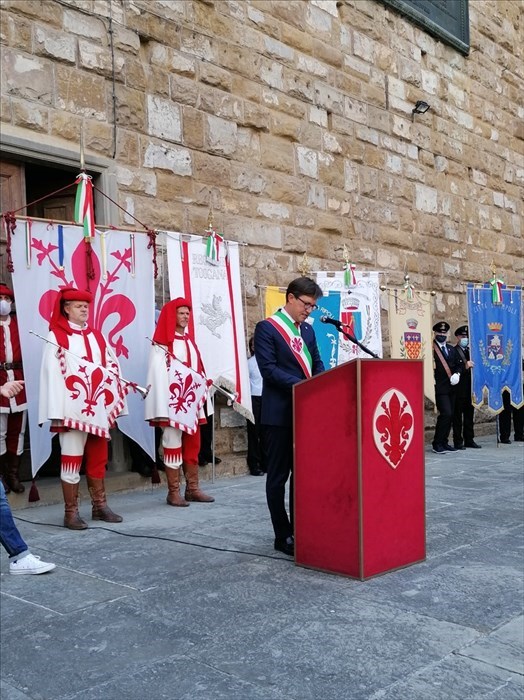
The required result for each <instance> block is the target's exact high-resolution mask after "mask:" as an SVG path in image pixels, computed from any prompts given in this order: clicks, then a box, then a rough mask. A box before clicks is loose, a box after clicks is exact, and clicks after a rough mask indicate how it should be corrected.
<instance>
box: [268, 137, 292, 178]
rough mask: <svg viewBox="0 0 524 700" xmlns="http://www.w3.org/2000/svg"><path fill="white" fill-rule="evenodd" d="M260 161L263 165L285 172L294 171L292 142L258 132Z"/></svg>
mask: <svg viewBox="0 0 524 700" xmlns="http://www.w3.org/2000/svg"><path fill="white" fill-rule="evenodd" d="M260 149H261V153H260V162H261V164H262V166H263V167H265V168H271V169H273V170H279V171H282V172H286V173H291V174H292V173H294V172H295V155H294V151H293V144H291V143H289V141H286V140H285V139H282V138H275V137H274V136H270V135H269V134H264V133H262V134H260Z"/></svg>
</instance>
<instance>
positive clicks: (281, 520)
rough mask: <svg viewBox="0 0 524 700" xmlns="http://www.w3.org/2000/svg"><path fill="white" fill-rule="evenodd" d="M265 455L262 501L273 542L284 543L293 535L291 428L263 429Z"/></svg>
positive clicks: (266, 426) (274, 426)
mask: <svg viewBox="0 0 524 700" xmlns="http://www.w3.org/2000/svg"><path fill="white" fill-rule="evenodd" d="M263 436H264V444H265V447H266V455H267V478H266V498H267V505H268V508H269V513H270V515H271V522H272V523H273V530H274V531H275V538H276V539H278V540H285V539H286V538H287V537H289V536H290V535H292V534H293V428H292V426H289V427H287V426H286V427H282V426H279V425H265V426H264V432H263ZM290 475H291V479H290V482H289V489H290V490H289V517H288V514H287V512H286V504H285V498H286V482H287V480H288V479H289V477H290Z"/></svg>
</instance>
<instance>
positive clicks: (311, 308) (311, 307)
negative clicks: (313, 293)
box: [295, 297, 318, 311]
mask: <svg viewBox="0 0 524 700" xmlns="http://www.w3.org/2000/svg"><path fill="white" fill-rule="evenodd" d="M295 299H298V300H299V301H301V302H302V303H303V304H304V308H305V310H306V311H315V309H318V306H317V305H316V304H310V303H309V302H308V301H304V300H303V299H301V298H300V297H295Z"/></svg>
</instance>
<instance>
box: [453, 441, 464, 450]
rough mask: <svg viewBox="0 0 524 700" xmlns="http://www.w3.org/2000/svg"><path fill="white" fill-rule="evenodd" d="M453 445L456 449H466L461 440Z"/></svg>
mask: <svg viewBox="0 0 524 700" xmlns="http://www.w3.org/2000/svg"><path fill="white" fill-rule="evenodd" d="M453 446H454V448H455V449H456V450H465V449H466V446H465V445H463V444H462V443H461V442H454V443H453Z"/></svg>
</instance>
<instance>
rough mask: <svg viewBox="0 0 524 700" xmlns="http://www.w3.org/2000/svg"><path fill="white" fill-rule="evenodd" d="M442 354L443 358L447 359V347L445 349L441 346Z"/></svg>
mask: <svg viewBox="0 0 524 700" xmlns="http://www.w3.org/2000/svg"><path fill="white" fill-rule="evenodd" d="M442 354H443V355H444V357H445V358H446V359H447V357H448V349H447V347H446V346H445V345H443V346H442Z"/></svg>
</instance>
